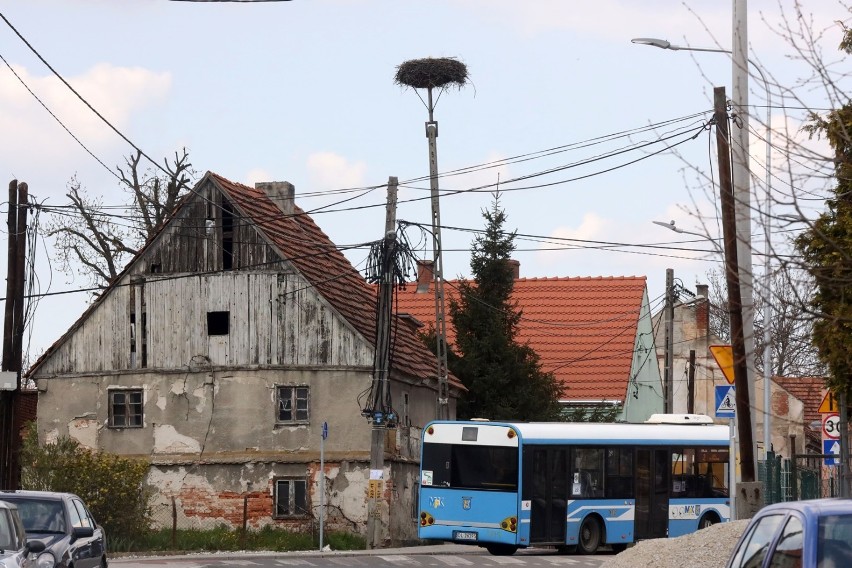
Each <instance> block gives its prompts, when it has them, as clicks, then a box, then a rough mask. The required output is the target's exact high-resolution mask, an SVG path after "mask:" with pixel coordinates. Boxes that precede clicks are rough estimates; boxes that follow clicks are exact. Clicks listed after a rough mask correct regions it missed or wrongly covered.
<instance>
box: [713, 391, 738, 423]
mask: <svg viewBox="0 0 852 568" xmlns="http://www.w3.org/2000/svg"><path fill="white" fill-rule="evenodd" d="M736 412H737V391H736V389H735V388H734V387H732V386H730V385H722V386H717V387H716V418H733V417H734V416H735V415H736Z"/></svg>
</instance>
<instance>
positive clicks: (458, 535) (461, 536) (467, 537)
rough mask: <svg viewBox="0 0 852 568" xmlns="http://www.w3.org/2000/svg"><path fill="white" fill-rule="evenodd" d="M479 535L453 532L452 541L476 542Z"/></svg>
mask: <svg viewBox="0 0 852 568" xmlns="http://www.w3.org/2000/svg"><path fill="white" fill-rule="evenodd" d="M478 539H479V535H478V534H477V533H475V532H469V531H453V540H478Z"/></svg>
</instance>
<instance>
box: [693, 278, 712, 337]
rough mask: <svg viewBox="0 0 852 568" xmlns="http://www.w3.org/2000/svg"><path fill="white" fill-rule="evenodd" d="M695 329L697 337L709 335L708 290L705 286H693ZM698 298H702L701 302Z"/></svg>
mask: <svg viewBox="0 0 852 568" xmlns="http://www.w3.org/2000/svg"><path fill="white" fill-rule="evenodd" d="M695 292H696V296H698V297H697V298H696V302H695V327H696V331H698V336H699V337H707V336H708V335H710V288H709V286H707V284H696V285H695ZM700 298H704V299H703V300H702V299H700Z"/></svg>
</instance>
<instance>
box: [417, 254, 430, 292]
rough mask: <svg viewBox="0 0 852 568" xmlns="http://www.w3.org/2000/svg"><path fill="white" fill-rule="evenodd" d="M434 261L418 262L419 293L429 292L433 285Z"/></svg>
mask: <svg viewBox="0 0 852 568" xmlns="http://www.w3.org/2000/svg"><path fill="white" fill-rule="evenodd" d="M433 265H434V261H432V260H418V261H417V293H418V294H423V293H426V292H428V291H429V286H431V285H432V279H433V278H434V274H433V272H432V266H433Z"/></svg>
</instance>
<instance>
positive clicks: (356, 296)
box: [29, 172, 461, 542]
mask: <svg viewBox="0 0 852 568" xmlns="http://www.w3.org/2000/svg"><path fill="white" fill-rule="evenodd" d="M396 329H397V332H396V338H395V342H394V352H393V354H392V362H391V363H392V369H391V374H390V378H391V380H390V385H391V398H392V404H393V408H394V409H395V411H396V414H397V416H398V422H399V427H398V428H396V429H393V430H388V435H387V444H386V454H385V469H384V472H383V476H384V479H385V480H386V483H385V485H384V493H383V495H382V496H381V498H380V507H379V511H380V513H381V515H382V526H383V527H384V529H385V533H384V540H385V541H386V542H402V541H406V540H410V539H412V538H415V537H416V524H415V522H414V518H415V516H416V515H415V512H414V507H415V503H416V488H417V485H416V483H417V479H418V473H417V461H418V459H419V438H420V435H419V431H420V428H421V427H422V426H423V425H424V424H425V423H426V422H427V421H429V420H430V419H432V418H434V416H435V408H436V382H435V375H436V361H435V358H434V356H433V355H432V354H431V353H430V352H429V351H428V350H427V349H426V348H425V347H424V346H423V345H422V344H421V343H420V342H419V340H418V339H417V337H416V335H415V331H414V329H413V328H412V327H411V326H410V325H407V324H406V323H405V322H403V323H402V324H400V325H398V326H396ZM374 338H375V295H374V292H373V291H372V289H371V287H370V286H369V285H368V284H367V283H366V282H365V281H364V279H363V278H362V277H361V275H360V274H359V273H358V272H357V271H356V270H355V268H353V266H352V265H351V264H350V263H349V262H348V260H347V259H346V258H345V257H344V256H343V254H342V253H341V252H340V251H339V250H338V248H337V247H336V246H335V245H334V243H332V242H331V241H330V239H329V238H328V237H327V236H326V235H325V234H324V233H323V232H322V231H321V230H320V228H319V227H318V226H317V225H316V224H315V223H314V221H313V220H312V219H311V217H310V216H308V215H307V214H305V212H304V211H303V210H302V209H300V208H299V207H298V206H296V205H295V203H294V188H293V186H292V185H291V184H289V183H286V182H274V183H260V184H257V185H256V186H255V187H254V188H251V187H247V186H245V185H241V184H238V183H233V182H230V181H228V180H226V179H224V178H222V177H220V176H218V175H216V174H213V173H210V172H208V173H207V174H205V175H204V177H203V178H202V179H201V180H200V181H199V182H198V183H197V184H196V186H195V187H194V188H193V190H192V191H191V192H190V193H189V194H188V195H187V196H186V197H185V198H184V199H183V201H182V202H181V204H180V205H179V206H178V208H177V209H176V211H175V213H174V214H173V216H172V217H171V219H170V220H169V221H168V222H167V223H166V224H165V226H164V227H163V228H162V229H161V230H160V231H159V233H158V234H157V235H156V236H155V237H153V238H152V239H151V240H150V241H149V242H148V243H147V244H146V245H145V247H144V248H143V249H142V250H141V252H139V254H138V255H137V256H136V257H135V258H134V259H133V260H132V261H131V262H130V264H129V265H128V266H127V267H126V268H125V270H124V271H123V272H122V273H121V274H120V275H119V277H118V278H116V280H115V281H114V282H113V283H112V284H111V285H110V286H109V288H108V289H106V290H105V291H104V292H103V293H102V294H101V295H100V296H99V297H98V299H97V300H96V301H95V302H94V303H93V304H92V305H91V306H90V308H89V309H88V310H87V311H86V312H85V313H84V314H83V315H82V316H81V317H80V318H79V320H78V321H77V322H76V323H75V324H74V325H73V326H72V327H71V328H70V329H69V330H68V331H67V332H66V333H65V334H64V335H63V336H62V337H61V338H60V339H59V340H58V341H57V342H56V343H55V344H54V345H53V346H52V347H51V348H50V349H49V350H48V351H47V352H46V353H45V354H44V356H43V357H41V358H40V359H39V360H38V361H37V362H36V363H35V364H34V365H33V367H32V368H31V369H30V371H29V378H31V379H33V380H35V382H36V385H37V388H38V393H39V401H38V431H39V436H40V438H41V439H42V440H45V441H50V440H52V439H55V438H57V437H58V436H63V435H69V436H71V437H73V438H75V439H76V440H78V441H79V442H81V443H82V444H84V445H85V446H88V447H90V448H94V449H98V450H103V451H107V452H111V453H115V454H121V455H124V456H135V457H139V458H143V459H146V460H148V461H149V462H150V470H149V475H148V482H149V484H150V485H151V487H152V488H154V490H155V496H156V503H155V505H157V504H165V503H170V502H171V501H172V500H174V503H175V504H176V509H177V515H178V517H179V522H180V523H181V524H182V525H183V526H196V527H197V526H208V527H209V526H214V525H218V524H220V523H227V524H231V525H234V526H239V523H240V522H241V520H242V515H243V499H244V498H246V497H248V498H249V500H248V510H249V520H248V522H249V524H250V526H253V527H261V526H265V525H270V524H271V525H284V526H288V527H291V528H302V529H309V528H310V527H315V516H316V510H317V507H318V505H319V502H320V499H319V486H320V484H319V479H320V477H319V463H320V453H319V450H320V442H321V430H322V425H323V423H327V424H328V438H327V439H326V440H325V441H324V452H325V455H324V458H325V476H326V479H325V484H324V485H325V503H326V504H327V512H326V519H327V527H328V529H329V530H334V529H343V530H349V531H357V532H363V531H364V529H365V526H366V520H367V503H366V499H367V488H368V480H369V479H370V471H369V464H370V437H371V428H370V425H369V423H368V422H367V420H366V418H365V417H364V416H363V415H362V410H363V408H364V402H365V401H364V399H365V395H366V393H368V391H369V389H370V387H371V381H372V374H373V373H372V372H373V355H374V347H375V343H374V342H375V339H374ZM450 386H451V390H450V394H451V397H452V400H451V404H450V412H451V415H452V416H454V415H455V404H454V399H455V398H456V397H457V395H458V393H459V388H461V387H460V385H459V384H458V383H457V382H455V381H454V379H453V380H451V384H450Z"/></svg>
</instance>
